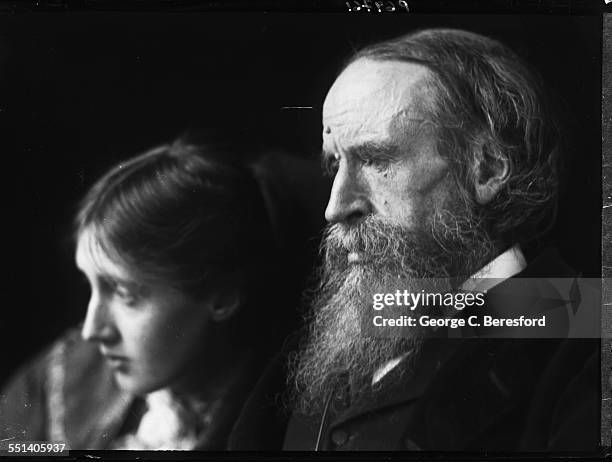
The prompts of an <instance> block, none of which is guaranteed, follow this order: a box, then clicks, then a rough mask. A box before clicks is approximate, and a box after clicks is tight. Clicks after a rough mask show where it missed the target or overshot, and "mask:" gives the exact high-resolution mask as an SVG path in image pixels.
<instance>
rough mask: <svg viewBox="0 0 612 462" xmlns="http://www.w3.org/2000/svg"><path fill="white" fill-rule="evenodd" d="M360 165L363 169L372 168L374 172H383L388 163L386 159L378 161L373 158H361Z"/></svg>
mask: <svg viewBox="0 0 612 462" xmlns="http://www.w3.org/2000/svg"><path fill="white" fill-rule="evenodd" d="M361 164H362V165H363V166H364V167H373V168H375V169H376V170H379V171H383V170H385V169H386V168H387V167H388V166H389V161H388V160H386V159H378V158H374V157H363V158H362V159H361Z"/></svg>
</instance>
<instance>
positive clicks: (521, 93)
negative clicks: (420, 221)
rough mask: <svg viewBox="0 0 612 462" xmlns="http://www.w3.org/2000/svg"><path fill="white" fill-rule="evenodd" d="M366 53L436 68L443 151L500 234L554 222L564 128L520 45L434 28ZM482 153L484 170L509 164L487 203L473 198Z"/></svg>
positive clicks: (514, 237) (436, 113)
mask: <svg viewBox="0 0 612 462" xmlns="http://www.w3.org/2000/svg"><path fill="white" fill-rule="evenodd" d="M360 58H366V59H372V60H377V61H387V60H388V61H407V62H414V63H417V64H422V65H424V66H426V67H428V68H429V69H430V70H431V71H432V74H433V77H432V78H431V79H430V81H429V82H428V83H429V85H431V86H432V88H434V91H435V101H436V103H435V105H434V106H435V107H431V108H427V111H428V112H429V113H428V114H427V116H428V117H429V118H430V119H431V121H432V122H433V123H434V124H435V125H436V126H437V129H438V133H439V142H438V148H439V152H440V154H441V155H442V156H443V157H445V158H446V159H447V160H449V161H450V162H451V164H452V165H454V166H455V168H454V169H453V170H454V174H455V177H456V180H457V183H458V184H459V185H460V186H461V193H462V195H463V196H464V197H463V200H465V201H468V202H469V203H470V204H471V206H472V207H473V208H474V210H475V211H479V212H480V215H481V216H482V217H483V219H484V220H485V222H486V224H487V228H488V231H489V232H490V233H491V235H492V236H493V237H494V238H496V239H503V240H507V241H508V242H528V241H529V240H531V239H533V238H534V237H536V236H537V235H540V234H543V233H544V232H546V231H548V230H549V229H550V227H551V226H552V224H553V221H554V218H555V216H556V211H557V196H558V189H559V184H558V183H559V173H560V172H559V170H560V150H561V141H560V140H561V138H562V136H561V135H562V133H561V132H560V129H559V124H558V122H557V121H556V119H555V117H554V113H553V111H552V110H551V108H550V107H549V101H548V99H547V98H546V97H545V95H544V90H543V88H542V85H541V83H540V80H539V78H538V77H536V75H535V74H533V73H532V72H531V71H530V70H529V69H528V68H527V66H526V65H525V64H524V63H523V62H522V61H521V59H520V58H519V57H518V56H517V55H516V54H515V53H514V52H512V51H511V50H509V49H508V48H507V47H505V46H504V45H502V44H501V43H499V42H497V41H495V40H492V39H490V38H487V37H483V36H481V35H478V34H475V33H471V32H466V31H462V30H453V29H431V30H425V31H418V32H414V33H411V34H408V35H405V36H402V37H399V38H397V39H393V40H389V41H386V42H382V43H378V44H375V45H372V46H369V47H366V48H364V49H363V50H361V51H359V52H358V53H357V54H356V55H355V56H353V57H352V58H351V60H350V62H353V61H355V60H357V59H360ZM350 62H349V64H350ZM475 156H481V157H482V159H481V160H482V161H484V163H483V164H481V165H484V167H485V170H486V168H487V165H488V166H491V165H494V163H495V162H498V161H500V160H501V159H503V160H504V161H507V165H508V166H509V172H508V175H507V178H506V181H505V184H504V186H503V188H502V189H501V190H500V191H499V193H498V194H497V195H496V197H495V198H494V199H493V200H491V201H490V202H489V203H487V204H484V205H480V204H477V203H476V202H475V200H474V190H473V188H474V184H475V175H476V172H475V171H474V169H473V165H474V164H475V161H476V160H478V159H475Z"/></svg>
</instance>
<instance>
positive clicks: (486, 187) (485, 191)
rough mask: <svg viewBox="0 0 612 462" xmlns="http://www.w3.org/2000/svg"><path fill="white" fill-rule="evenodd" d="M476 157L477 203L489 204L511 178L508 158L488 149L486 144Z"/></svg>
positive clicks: (482, 145) (475, 181)
mask: <svg viewBox="0 0 612 462" xmlns="http://www.w3.org/2000/svg"><path fill="white" fill-rule="evenodd" d="M475 154H476V155H475V156H474V166H473V169H474V190H475V192H476V201H477V202H478V203H479V204H481V205H484V204H487V203H488V202H490V201H491V200H492V199H493V198H494V197H495V195H496V194H497V193H498V192H499V191H500V190H501V189H502V188H503V187H504V185H505V184H506V182H507V181H508V178H509V177H510V162H509V161H508V158H507V157H505V156H502V155H500V153H498V152H495V151H493V150H491V149H489V148H488V146H487V144H486V143H483V144H481V145H480V148H479V149H478V151H477V152H476V153H475Z"/></svg>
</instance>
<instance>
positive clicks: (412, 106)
mask: <svg viewBox="0 0 612 462" xmlns="http://www.w3.org/2000/svg"><path fill="white" fill-rule="evenodd" d="M429 77H431V71H430V70H429V69H428V68H427V67H425V66H423V65H420V64H416V63H410V62H400V61H374V60H370V59H365V58H362V59H358V60H357V61H355V62H353V63H351V64H349V66H347V67H346V69H344V71H343V72H342V73H341V74H340V75H339V76H338V78H337V79H336V81H335V82H334V84H333V85H332V87H331V88H330V90H329V92H328V94H327V97H326V98H325V102H324V105H323V117H324V119H326V120H327V121H328V122H329V123H333V122H334V120H335V119H337V118H341V117H343V116H344V115H346V114H347V113H348V112H350V111H354V110H359V109H361V108H363V106H364V104H365V105H366V106H367V108H368V109H369V111H371V112H374V113H376V114H378V115H385V116H390V117H393V116H395V115H397V114H399V113H401V112H406V111H408V112H410V111H411V110H414V111H415V112H418V111H419V108H421V106H422V105H423V104H427V103H429V102H431V100H432V99H433V94H432V91H431V89H430V87H429V85H428V78H429Z"/></svg>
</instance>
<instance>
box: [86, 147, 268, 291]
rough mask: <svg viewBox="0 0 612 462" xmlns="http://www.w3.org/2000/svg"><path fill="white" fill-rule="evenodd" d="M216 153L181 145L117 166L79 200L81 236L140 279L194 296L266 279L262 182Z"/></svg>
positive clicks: (265, 229)
mask: <svg viewBox="0 0 612 462" xmlns="http://www.w3.org/2000/svg"><path fill="white" fill-rule="evenodd" d="M217 151H219V150H218V149H215V148H207V147H205V146H195V145H191V144H186V143H183V142H181V141H178V142H176V143H174V144H172V145H164V146H160V147H157V148H155V149H152V150H150V151H148V152H146V153H144V154H142V155H139V156H137V157H134V158H132V159H130V160H128V161H126V162H123V163H119V164H118V165H116V166H115V167H114V168H112V169H111V170H110V171H109V172H108V173H107V174H106V175H104V176H103V177H102V178H101V179H100V180H99V181H98V182H97V183H96V184H95V185H94V186H93V187H92V188H91V189H90V190H89V192H88V194H87V195H86V196H85V198H84V199H83V201H82V202H81V205H80V208H79V212H78V215H77V217H76V223H75V224H76V237H77V238H78V236H79V235H80V234H81V233H82V232H83V231H84V230H86V229H87V230H91V231H92V232H93V236H94V237H95V240H96V242H98V243H99V245H100V246H101V248H102V250H103V251H104V252H105V253H106V254H107V255H108V256H109V257H110V258H111V259H114V260H116V261H118V262H121V263H125V264H126V265H128V266H129V267H131V268H134V269H135V270H136V271H138V272H139V274H140V275H141V276H142V277H143V280H145V281H148V282H150V283H152V284H155V283H164V284H166V285H168V286H170V287H174V288H176V289H177V290H181V291H184V292H186V293H187V294H189V295H191V296H193V297H196V298H197V297H199V296H201V295H203V294H204V293H206V291H207V290H211V288H213V289H214V285H215V281H217V280H219V279H218V278H232V277H235V278H236V280H237V279H238V275H237V272H243V273H245V274H243V276H246V278H247V279H249V278H251V279H253V278H256V277H257V276H259V275H263V274H265V270H264V267H265V265H266V262H267V261H270V259H271V254H272V253H273V251H274V242H273V240H272V237H271V236H272V232H271V230H270V226H269V221H268V218H267V213H266V208H265V205H264V200H263V198H262V195H261V193H260V190H259V187H258V184H257V181H256V180H255V178H254V177H253V175H252V174H251V172H250V170H249V169H248V168H247V167H246V166H244V165H241V164H239V163H238V162H235V161H231V159H229V158H228V157H227V156H226V157H225V158H224V157H223V156H222V155H223V153H222V152H217ZM245 282H246V281H245ZM251 282H253V281H251Z"/></svg>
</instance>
